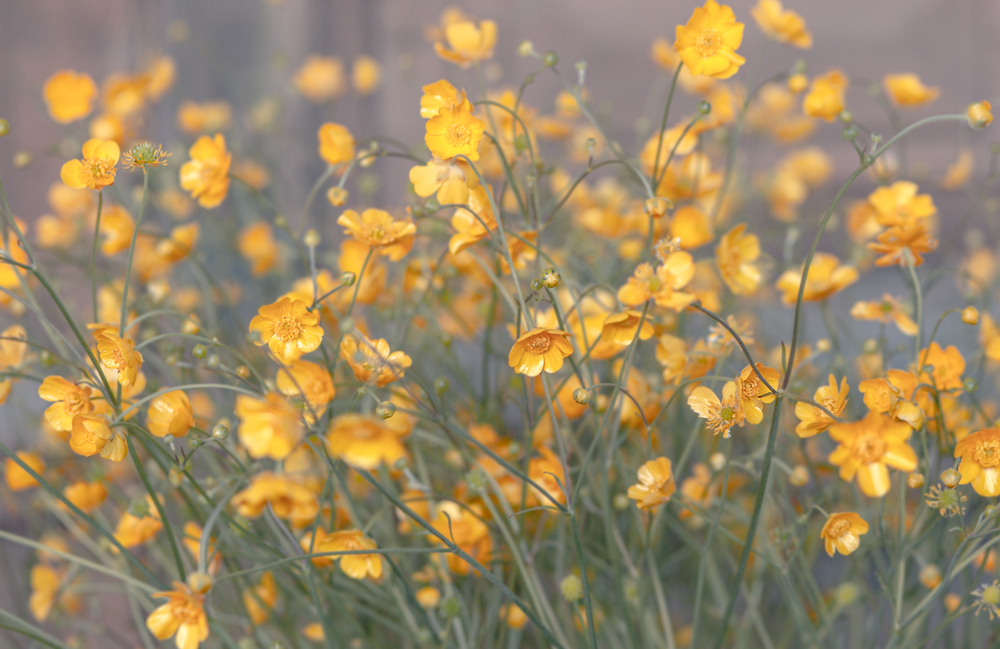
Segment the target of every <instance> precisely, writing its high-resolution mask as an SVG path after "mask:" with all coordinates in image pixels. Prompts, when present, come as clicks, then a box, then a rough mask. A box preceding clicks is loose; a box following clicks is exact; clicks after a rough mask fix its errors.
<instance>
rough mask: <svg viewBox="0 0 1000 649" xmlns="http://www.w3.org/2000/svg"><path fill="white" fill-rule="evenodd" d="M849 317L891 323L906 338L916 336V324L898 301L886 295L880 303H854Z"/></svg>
mask: <svg viewBox="0 0 1000 649" xmlns="http://www.w3.org/2000/svg"><path fill="white" fill-rule="evenodd" d="M851 316H852V317H854V318H857V319H858V320H877V321H878V322H882V323H889V322H893V323H895V325H896V327H898V328H899V330H900V331H902V332H903V333H904V334H906V335H907V336H915V335H917V331H918V330H917V323H916V322H914V321H913V319H912V318H910V316H908V315H907V314H906V313H905V312H904V311H903V305H902V304H901V303H900V301H899V300H898V299H897V298H894V297H892V296H891V295H889V294H888V293H886V294H885V295H883V296H882V301H881V302H855V304H854V306H853V307H851Z"/></svg>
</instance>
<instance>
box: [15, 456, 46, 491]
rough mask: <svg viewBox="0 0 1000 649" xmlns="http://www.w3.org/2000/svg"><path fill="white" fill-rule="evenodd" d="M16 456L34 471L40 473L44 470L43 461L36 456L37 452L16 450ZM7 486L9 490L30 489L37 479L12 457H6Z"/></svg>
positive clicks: (36, 482)
mask: <svg viewBox="0 0 1000 649" xmlns="http://www.w3.org/2000/svg"><path fill="white" fill-rule="evenodd" d="M17 457H18V458H19V459H20V460H21V461H22V462H24V463H25V464H27V465H28V466H30V467H31V468H32V469H33V470H34V471H35V473H38V474H39V475H41V473H42V472H43V471H45V463H44V462H42V458H40V457H39V456H38V454H37V453H32V452H30V451H18V452H17ZM6 466H7V488H8V489H10V490H11V491H23V490H25V489H30V488H32V487H37V486H38V480H35V477H34V476H33V475H31V474H30V473H28V472H27V471H25V470H24V469H22V468H21V465H20V464H18V463H17V462H15V461H14V460H13V459H12V458H7V462H6Z"/></svg>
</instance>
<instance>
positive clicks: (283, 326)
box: [274, 315, 302, 343]
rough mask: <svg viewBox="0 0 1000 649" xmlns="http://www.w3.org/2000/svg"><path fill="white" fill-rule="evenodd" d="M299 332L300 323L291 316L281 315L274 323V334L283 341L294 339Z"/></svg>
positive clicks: (300, 332)
mask: <svg viewBox="0 0 1000 649" xmlns="http://www.w3.org/2000/svg"><path fill="white" fill-rule="evenodd" d="M301 334H302V325H300V324H299V321H298V320H296V319H295V318H294V317H293V316H290V315H284V316H281V319H280V320H278V321H277V322H276V323H275V324H274V335H275V337H276V338H277V339H278V340H280V341H281V342H283V343H285V342H288V341H290V340H295V339H296V338H298V337H299V336H300V335H301Z"/></svg>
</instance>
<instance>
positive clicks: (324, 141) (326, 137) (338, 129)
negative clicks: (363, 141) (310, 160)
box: [317, 122, 354, 165]
mask: <svg viewBox="0 0 1000 649" xmlns="http://www.w3.org/2000/svg"><path fill="white" fill-rule="evenodd" d="M317 138H318V139H319V157H321V158H323V160H325V161H326V163H327V164H330V165H338V164H341V163H342V162H350V161H351V160H353V159H354V136H353V135H351V131H350V130H349V129H348V128H347V127H346V126H343V125H341V124H334V123H333V122H327V123H326V124H323V125H322V126H320V127H319V132H318V133H317Z"/></svg>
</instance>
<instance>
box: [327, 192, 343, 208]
mask: <svg viewBox="0 0 1000 649" xmlns="http://www.w3.org/2000/svg"><path fill="white" fill-rule="evenodd" d="M347 196H348V194H347V190H346V189H344V188H343V187H331V188H330V189H328V190H327V192H326V200H328V201H330V205H333V206H334V207H340V206H341V205H343V204H344V203H346V202H347Z"/></svg>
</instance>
